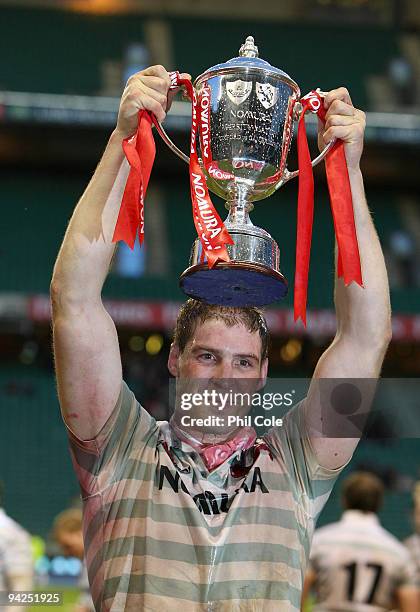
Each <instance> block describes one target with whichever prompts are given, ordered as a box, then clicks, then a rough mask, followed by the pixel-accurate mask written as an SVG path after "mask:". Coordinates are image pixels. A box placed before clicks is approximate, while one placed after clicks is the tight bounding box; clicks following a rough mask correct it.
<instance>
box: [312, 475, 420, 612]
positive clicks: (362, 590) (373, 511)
mask: <svg viewBox="0 0 420 612" xmlns="http://www.w3.org/2000/svg"><path fill="white" fill-rule="evenodd" d="M342 495H343V496H342V501H343V506H344V509H345V511H344V514H343V516H342V518H341V520H340V521H339V522H338V523H333V524H331V525H327V526H326V527H322V528H321V529H318V530H317V531H316V532H315V534H314V539H313V542H312V547H311V555H310V565H309V570H308V572H307V574H306V578H305V586H304V592H303V597H302V609H303V606H304V604H305V602H306V599H307V597H308V594H309V591H310V590H311V588H313V590H314V591H315V593H316V605H315V606H314V612H315V611H318V612H328V611H330V612H336V611H339V610H342V611H346V612H381V611H385V610H391V609H392V610H393V609H394V606H396V607H397V609H398V610H400V611H401V612H418V611H419V610H420V607H419V604H420V600H419V592H418V590H417V587H416V577H415V567H414V563H413V560H412V559H411V557H410V554H409V553H408V551H407V550H406V549H405V548H404V546H403V545H402V544H401V543H400V542H399V541H398V540H397V539H396V538H394V536H393V535H391V534H390V533H388V531H386V530H385V529H384V528H383V527H381V525H380V523H379V520H378V517H377V513H378V511H379V509H380V507H381V505H382V501H383V485H382V482H381V481H380V480H379V479H378V478H377V477H376V476H374V475H373V474H370V473H369V472H355V473H354V474H352V475H351V476H350V477H349V478H347V480H345V481H344V484H343V490H342Z"/></svg>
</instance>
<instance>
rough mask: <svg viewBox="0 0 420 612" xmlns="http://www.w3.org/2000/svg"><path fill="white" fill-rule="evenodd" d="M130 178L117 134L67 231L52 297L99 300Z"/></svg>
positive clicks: (113, 136) (116, 133)
mask: <svg viewBox="0 0 420 612" xmlns="http://www.w3.org/2000/svg"><path fill="white" fill-rule="evenodd" d="M127 175H128V164H127V162H126V161H125V160H124V154H123V151H122V138H121V136H119V134H118V132H116V131H114V132H113V133H112V135H111V137H110V139H109V141H108V144H107V147H106V149H105V152H104V154H103V157H102V159H101V161H100V163H99V165H98V167H97V169H96V171H95V174H94V175H93V177H92V179H91V181H90V183H89V185H88V187H87V188H86V190H85V192H84V194H83V195H82V197H81V198H80V200H79V203H78V204H77V206H76V209H75V211H74V213H73V216H72V218H71V220H70V223H69V226H68V228H67V231H66V234H65V237H64V241H63V244H62V246H61V249H60V252H59V254H58V257H57V261H56V264H55V267H54V274H53V282H52V287H53V293H55V294H57V293H58V294H60V295H61V296H66V295H67V296H69V297H70V298H71V299H72V300H75V301H77V300H79V299H80V300H89V299H99V297H100V294H101V290H102V286H103V283H104V281H105V278H106V275H107V273H108V269H109V265H110V262H111V259H112V255H113V252H114V249H115V244H114V243H113V242H112V236H113V232H114V228H115V223H116V220H117V216H118V212H119V208H120V204H121V199H122V194H123V192H124V187H125V183H126V180H127Z"/></svg>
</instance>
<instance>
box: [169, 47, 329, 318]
mask: <svg viewBox="0 0 420 612" xmlns="http://www.w3.org/2000/svg"><path fill="white" fill-rule="evenodd" d="M194 87H195V91H196V94H197V98H198V101H199V104H200V102H201V101H202V96H203V95H204V93H205V95H206V96H207V97H208V98H209V111H210V120H209V125H208V126H206V131H205V132H204V130H203V126H202V125H201V123H200V122H198V140H199V147H200V151H201V157H200V165H201V167H202V169H203V171H204V174H205V177H206V182H207V186H208V189H209V190H210V191H211V192H213V193H215V194H217V195H218V196H220V197H222V198H223V199H225V200H226V204H225V206H226V208H227V209H228V211H229V214H228V217H227V219H226V221H225V226H226V228H227V230H228V232H229V233H230V235H231V237H232V239H233V241H234V244H233V245H228V246H227V251H228V254H229V257H230V261H229V262H219V263H217V264H216V265H215V266H214V267H213V268H212V269H209V267H208V265H207V262H206V260H205V258H204V257H203V253H202V245H201V242H200V240H199V239H198V238H197V239H196V240H195V242H194V244H193V247H192V250H191V257H190V262H189V267H188V268H187V269H186V270H185V271H184V272H183V273H182V275H181V277H180V286H181V288H182V290H183V291H184V293H186V294H187V295H189V296H191V297H194V298H196V299H200V300H203V301H205V302H208V303H210V304H220V305H224V306H264V305H266V304H270V303H272V302H275V301H276V300H279V299H281V298H283V297H284V296H285V295H286V293H287V281H286V279H285V277H284V276H283V274H282V273H281V271H280V251H279V247H278V245H277V243H276V242H275V240H274V239H273V238H272V237H271V236H270V234H269V233H268V232H267V231H265V230H264V229H262V228H260V227H256V226H255V225H254V224H253V223H252V221H251V219H250V217H249V212H250V211H252V209H253V208H254V204H253V203H254V202H257V201H258V200H263V199H264V198H267V197H269V196H270V195H272V194H273V193H274V192H275V191H276V190H277V189H278V188H279V187H281V186H282V185H284V184H285V183H286V182H287V181H288V180H290V179H291V178H294V177H295V176H297V175H298V173H299V171H295V172H289V170H288V169H287V167H286V161H287V155H288V153H289V149H290V144H291V141H292V133H293V121H294V120H296V119H298V118H299V116H300V113H301V111H302V107H301V104H300V103H299V99H300V90H299V87H298V85H297V84H296V83H295V82H294V81H293V80H292V79H291V78H290V77H289V76H288V75H287V74H286V73H285V72H283V71H282V70H280V69H279V68H275V67H273V66H271V65H270V64H269V63H268V62H266V61H264V60H262V59H260V58H258V49H257V47H256V46H255V45H254V39H253V38H252V36H249V37H248V38H247V39H246V42H245V44H244V45H242V47H241V48H240V50H239V56H238V57H235V58H233V59H231V60H229V61H227V62H225V63H223V64H218V65H216V66H213V67H212V68H209V69H208V70H206V72H204V73H203V74H201V75H200V76H199V77H198V78H197V79H196V80H195V83H194ZM158 131H159V133H160V135H161V137H162V138H163V140H164V141H165V142H166V144H167V145H168V146H169V147H170V148H171V149H172V151H174V152H175V153H176V154H177V155H178V156H179V157H180V158H181V159H183V160H184V161H186V162H187V163H188V162H189V158H188V157H187V156H186V155H184V153H182V151H180V150H179V149H178V148H177V147H176V146H175V145H174V143H173V142H172V141H171V140H170V138H169V137H168V135H167V134H166V132H165V130H164V129H163V127H162V126H161V125H159V126H158ZM333 144H334V142H333V141H332V142H331V143H329V145H328V146H327V147H326V148H325V149H324V150H323V152H322V153H321V154H320V155H319V156H318V157H317V158H316V159H314V160H313V161H312V165H313V166H315V165H316V164H318V163H319V162H320V161H321V160H322V159H323V158H324V157H325V156H326V155H327V153H328V152H329V150H330V148H331V147H332V146H333Z"/></svg>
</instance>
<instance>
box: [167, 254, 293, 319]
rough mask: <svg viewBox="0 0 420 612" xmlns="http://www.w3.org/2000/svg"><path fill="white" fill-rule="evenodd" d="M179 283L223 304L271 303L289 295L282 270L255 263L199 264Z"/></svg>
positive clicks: (185, 289) (203, 298) (192, 293)
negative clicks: (210, 267) (211, 266)
mask: <svg viewBox="0 0 420 612" xmlns="http://www.w3.org/2000/svg"><path fill="white" fill-rule="evenodd" d="M179 285H180V287H181V289H182V291H183V292H184V293H186V294H187V295H189V296H190V297H192V298H195V299H197V300H201V301H203V302H207V304H219V305H220V306H233V307H238V308H240V307H247V306H267V304H271V303H272V302H276V301H277V300H280V299H281V298H283V297H284V296H285V295H286V294H287V289H288V287H287V280H286V279H285V277H284V276H283V274H281V273H280V272H277V271H276V270H273V269H270V268H268V267H267V266H264V265H262V264H258V263H251V262H244V261H241V262H238V261H230V262H227V263H218V264H216V265H215V266H214V268H213V269H209V267H208V265H207V263H202V264H195V265H193V266H190V267H189V268H187V269H186V270H185V271H184V272H183V273H182V274H181V276H180V279H179Z"/></svg>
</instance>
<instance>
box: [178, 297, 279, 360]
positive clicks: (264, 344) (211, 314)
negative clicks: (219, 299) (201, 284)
mask: <svg viewBox="0 0 420 612" xmlns="http://www.w3.org/2000/svg"><path fill="white" fill-rule="evenodd" d="M210 319H219V320H221V321H223V322H224V323H225V325H227V326H228V327H232V326H233V325H240V324H242V325H244V326H245V327H246V329H247V330H248V331H249V332H251V333H253V332H256V331H258V332H259V334H260V338H261V359H265V358H266V357H267V356H268V349H269V345H270V334H269V332H268V329H267V323H266V320H265V318H264V315H263V313H262V311H261V310H259V309H258V308H254V307H253V306H249V307H247V308H233V307H231V306H218V305H215V304H206V303H205V302H201V301H199V300H194V299H192V298H190V299H189V300H187V301H186V302H185V304H183V306H181V308H180V310H179V313H178V318H177V321H176V325H175V331H174V338H173V341H174V344H176V345H177V346H178V347H179V350H180V352H181V353H182V352H183V351H184V349H185V347H186V346H187V344H188V342H189V341H190V340H191V338H192V337H193V334H194V331H195V329H196V326H197V322H198V321H200V322H201V323H204V321H209V320H210Z"/></svg>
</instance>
